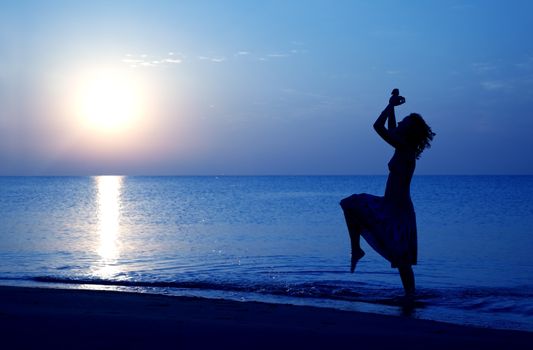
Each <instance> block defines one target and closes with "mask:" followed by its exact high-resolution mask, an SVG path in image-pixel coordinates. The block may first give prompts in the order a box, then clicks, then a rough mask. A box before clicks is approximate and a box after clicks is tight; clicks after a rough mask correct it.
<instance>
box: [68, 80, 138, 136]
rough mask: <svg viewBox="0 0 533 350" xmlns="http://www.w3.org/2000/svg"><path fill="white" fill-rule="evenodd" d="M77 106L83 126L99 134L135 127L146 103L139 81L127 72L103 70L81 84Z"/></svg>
mask: <svg viewBox="0 0 533 350" xmlns="http://www.w3.org/2000/svg"><path fill="white" fill-rule="evenodd" d="M80 85H81V86H80V89H79V91H78V99H77V100H78V103H77V106H76V109H77V114H78V115H79V117H80V119H81V122H82V123H83V125H84V126H85V127H87V128H89V129H93V130H94V131H98V132H113V133H116V132H121V131H124V130H127V129H130V128H132V127H134V126H135V124H136V123H137V122H138V121H139V118H140V117H141V115H142V110H143V106H142V105H143V103H142V102H143V101H142V94H141V93H140V91H139V89H138V87H137V82H136V81H135V79H134V78H133V77H131V76H128V75H127V74H125V73H121V72H119V71H113V70H102V71H99V72H96V73H93V74H89V75H88V76H87V77H85V78H84V79H83V81H82V82H81V83H80Z"/></svg>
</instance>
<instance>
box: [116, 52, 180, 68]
mask: <svg viewBox="0 0 533 350" xmlns="http://www.w3.org/2000/svg"><path fill="white" fill-rule="evenodd" d="M122 62H123V63H125V64H127V65H128V66H130V67H131V68H137V67H160V66H164V65H169V64H179V63H182V62H183V57H182V56H181V55H179V57H178V56H177V55H176V54H175V53H174V52H169V53H168V55H167V57H162V58H160V57H154V56H150V55H147V54H139V55H133V54H127V55H126V56H125V58H124V59H122Z"/></svg>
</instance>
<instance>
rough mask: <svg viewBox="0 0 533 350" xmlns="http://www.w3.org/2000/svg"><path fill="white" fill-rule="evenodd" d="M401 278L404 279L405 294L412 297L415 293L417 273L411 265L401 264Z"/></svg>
mask: <svg viewBox="0 0 533 350" xmlns="http://www.w3.org/2000/svg"><path fill="white" fill-rule="evenodd" d="M398 271H399V272H400V278H401V279H402V284H403V289H404V290H405V296H407V297H412V296H414V294H415V274H414V273H413V268H412V266H411V265H406V266H400V267H399V268H398Z"/></svg>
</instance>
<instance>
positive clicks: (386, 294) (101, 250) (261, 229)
mask: <svg viewBox="0 0 533 350" xmlns="http://www.w3.org/2000/svg"><path fill="white" fill-rule="evenodd" d="M385 182H386V177H385V176H264V177H260V176H248V177H235V176H204V177H179V176H178V177H136V176H133V177H131V176H95V177H0V284H1V285H14V286H30V287H45V288H75V289H97V290H113V291H119V292H122V291H123V292H134V293H155V294H165V295H172V296H192V297H201V298H214V299H229V300H237V301H244V302H245V301H259V302H268V303H282V304H295V305H310V306H315V307H325V308H335V309H342V310H352V311H361V312H371V313H379V314H387V315H401V316H403V317H414V318H420V319H429V320H437V321H444V322H449V323H456V324H463V325H471V326H477V327H487V328H503V329H516V330H525V331H530V332H531V331H533V254H532V252H533V176H415V177H414V178H413V182H412V186H411V194H412V199H413V203H414V206H415V210H416V214H417V223H418V250H419V256H418V265H416V266H414V272H415V277H416V285H417V296H416V299H415V300H414V301H413V302H406V300H404V298H402V296H403V289H402V286H401V281H400V278H399V275H398V272H397V270H395V269H392V268H391V267H390V263H388V262H387V261H386V260H385V259H383V258H382V257H381V256H379V255H378V254H377V253H375V252H374V251H373V250H372V249H371V248H370V247H369V246H368V245H367V244H366V243H365V242H364V241H363V242H362V247H363V249H364V250H365V251H366V256H365V257H364V258H363V259H362V260H361V261H360V262H359V264H358V265H357V270H356V271H355V273H353V274H352V273H350V271H349V268H350V249H349V237H348V232H347V229H346V226H345V222H344V217H343V214H342V211H341V208H340V206H339V201H340V200H341V199H342V198H344V197H346V196H349V195H351V194H352V193H363V192H365V193H370V194H375V195H382V194H383V192H384V187H385Z"/></svg>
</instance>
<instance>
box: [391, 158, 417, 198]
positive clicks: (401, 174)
mask: <svg viewBox="0 0 533 350" xmlns="http://www.w3.org/2000/svg"><path fill="white" fill-rule="evenodd" d="M388 166H389V177H388V179H387V187H386V188H385V201H386V202H388V203H389V204H393V205H394V206H400V207H403V206H407V207H412V202H411V193H410V192H411V191H410V187H411V179H412V178H413V173H414V171H415V166H416V154H415V152H414V150H411V149H409V148H406V149H400V148H397V149H396V150H395V152H394V155H393V156H392V158H391V160H390V161H389V164H388ZM406 209H407V208H406Z"/></svg>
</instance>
